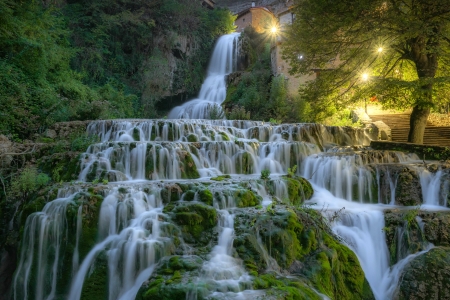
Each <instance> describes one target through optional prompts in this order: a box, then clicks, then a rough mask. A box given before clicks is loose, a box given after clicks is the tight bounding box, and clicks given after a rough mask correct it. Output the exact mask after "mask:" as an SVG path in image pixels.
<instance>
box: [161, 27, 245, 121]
mask: <svg viewBox="0 0 450 300" xmlns="http://www.w3.org/2000/svg"><path fill="white" fill-rule="evenodd" d="M239 35H240V33H231V34H227V35H224V36H222V37H220V38H219V40H218V41H217V44H216V46H215V48H214V51H213V54H212V57H211V61H210V63H209V67H208V71H207V75H206V78H205V81H204V82H203V84H202V87H201V89H200V93H199V94H198V98H196V99H193V100H190V101H188V102H186V103H184V104H183V105H181V106H177V107H175V108H174V109H172V111H171V112H170V113H169V118H170V119H210V112H211V108H212V107H216V109H218V110H219V111H221V107H220V105H219V104H221V103H222V102H223V101H224V100H225V98H226V95H227V87H226V83H225V76H226V75H228V74H230V73H232V72H234V71H235V70H236V66H237V54H238V52H237V51H238V47H237V42H238V39H239Z"/></svg>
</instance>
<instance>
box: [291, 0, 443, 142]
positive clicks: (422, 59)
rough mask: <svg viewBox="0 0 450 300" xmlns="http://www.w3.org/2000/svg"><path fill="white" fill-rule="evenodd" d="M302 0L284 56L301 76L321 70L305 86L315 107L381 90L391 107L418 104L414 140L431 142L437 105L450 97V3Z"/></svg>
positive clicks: (411, 136) (337, 104) (298, 2)
mask: <svg viewBox="0 0 450 300" xmlns="http://www.w3.org/2000/svg"><path fill="white" fill-rule="evenodd" d="M295 4H296V6H295V7H294V13H295V20H294V22H293V24H292V26H290V28H289V29H288V30H287V36H286V39H287V41H286V42H285V43H284V45H285V47H284V58H285V59H287V60H288V61H289V62H290V64H291V67H292V70H291V72H292V73H294V74H295V73H296V74H307V73H311V72H312V70H315V71H316V72H317V71H320V75H319V76H318V80H316V81H314V82H309V83H308V84H306V85H304V86H302V87H301V89H300V94H301V95H302V97H303V98H304V99H305V101H308V102H309V103H310V104H311V107H312V109H313V110H315V111H316V112H318V111H321V110H325V109H328V108H329V106H335V107H338V108H339V107H342V106H347V105H349V104H352V103H353V104H354V103H355V102H356V101H358V100H360V99H361V97H366V99H367V98H368V97H371V96H374V95H376V97H377V99H378V100H379V101H380V102H381V103H382V104H383V106H384V107H386V108H407V107H412V113H411V118H410V132H409V136H408V141H409V142H413V143H423V134H424V131H425V126H426V121H427V118H428V115H429V113H430V110H431V109H433V108H437V106H438V105H439V104H440V101H448V99H445V96H444V97H442V95H446V94H447V95H448V93H447V91H448V90H450V88H449V85H450V83H449V82H450V78H449V77H448V76H447V74H448V71H449V67H450V64H449V62H450V0H359V1H353V0H342V1H332V0H321V1H318V0H295ZM300 57H301V59H299V58H300ZM363 74H367V75H365V76H364V77H363V76H362V75H363ZM364 79H367V80H364ZM331 111H333V110H331Z"/></svg>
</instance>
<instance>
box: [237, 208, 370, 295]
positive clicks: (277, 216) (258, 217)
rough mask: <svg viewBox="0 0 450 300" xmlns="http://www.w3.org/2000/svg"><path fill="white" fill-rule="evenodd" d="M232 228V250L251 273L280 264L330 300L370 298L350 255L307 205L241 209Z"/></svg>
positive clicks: (354, 260) (352, 255)
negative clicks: (233, 228) (234, 233)
mask: <svg viewBox="0 0 450 300" xmlns="http://www.w3.org/2000/svg"><path fill="white" fill-rule="evenodd" d="M235 230H236V237H235V240H234V246H235V249H236V251H237V253H238V254H239V257H241V259H242V260H243V261H244V264H245V266H246V267H247V268H248V269H249V270H250V274H252V275H253V276H260V275H263V274H264V273H265V272H266V270H267V269H277V268H280V269H281V270H282V271H283V272H286V273H288V274H290V275H291V276H300V277H301V278H305V279H306V280H307V282H308V284H309V285H310V286H313V287H314V288H315V289H316V290H318V291H319V292H320V293H322V294H325V295H327V296H328V297H330V298H332V299H374V296H373V294H372V291H371V289H370V286H369V284H368V282H367V280H366V279H365V276H364V272H363V271H362V269H361V266H360V264H359V261H358V259H357V257H356V255H355V254H354V253H353V252H352V251H351V250H350V249H349V248H348V247H346V246H344V245H342V244H340V243H339V242H338V241H337V240H336V238H335V237H334V236H333V234H332V232H331V231H330V229H329V228H328V227H327V225H326V223H325V221H324V220H323V218H322V216H321V215H320V214H318V213H317V212H316V211H314V210H312V209H309V208H303V207H300V209H297V208H294V207H288V208H286V207H285V206H283V205H273V206H271V207H268V208H267V209H259V210H257V209H245V210H244V209H243V210H240V211H239V212H237V214H236V219H235ZM270 257H272V258H273V259H274V260H275V261H276V264H275V265H274V263H273V262H271V260H270ZM255 281H256V279H255ZM300 285H301V284H300ZM301 286H303V285H301ZM261 287H263V285H261ZM303 287H304V286H303ZM303 292H305V291H303ZM305 293H306V292H305ZM305 295H306V294H301V296H298V295H297V296H295V297H294V296H292V297H293V298H289V297H288V298H286V299H304V298H301V297H305ZM296 297H297V298H296ZM298 297H300V298H298ZM280 299H283V298H280ZM313 299H314V298H313Z"/></svg>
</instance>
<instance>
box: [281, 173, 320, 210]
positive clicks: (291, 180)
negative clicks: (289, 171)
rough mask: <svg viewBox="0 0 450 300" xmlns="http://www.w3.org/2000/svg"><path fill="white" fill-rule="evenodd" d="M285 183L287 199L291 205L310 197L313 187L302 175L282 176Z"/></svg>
mask: <svg viewBox="0 0 450 300" xmlns="http://www.w3.org/2000/svg"><path fill="white" fill-rule="evenodd" d="M283 179H284V180H285V181H286V183H287V188H288V195H289V201H290V203H291V204H293V205H301V204H302V203H303V201H305V200H308V199H311V197H312V195H313V192H314V190H313V188H312V186H311V183H309V181H307V180H306V179H304V178H302V177H283Z"/></svg>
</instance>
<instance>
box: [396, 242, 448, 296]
mask: <svg viewBox="0 0 450 300" xmlns="http://www.w3.org/2000/svg"><path fill="white" fill-rule="evenodd" d="M394 299H396V300H419V299H423V300H426V299H440V300H445V299H450V248H445V247H437V248H434V249H431V250H430V251H428V252H426V253H424V254H422V255H419V256H417V257H416V258H415V259H414V260H412V261H411V262H410V263H408V265H406V267H405V269H404V270H403V272H402V275H401V279H400V282H399V286H398V292H397V295H396V296H395V297H394Z"/></svg>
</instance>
